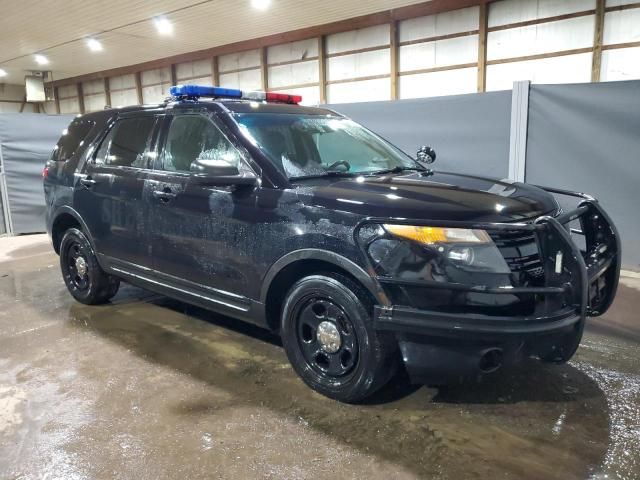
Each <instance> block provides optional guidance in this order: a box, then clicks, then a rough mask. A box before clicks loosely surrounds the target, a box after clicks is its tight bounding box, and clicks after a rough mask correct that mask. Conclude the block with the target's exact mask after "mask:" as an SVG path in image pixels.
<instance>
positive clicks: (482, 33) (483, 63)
mask: <svg viewBox="0 0 640 480" xmlns="http://www.w3.org/2000/svg"><path fill="white" fill-rule="evenodd" d="M479 20H480V23H479V29H478V92H484V91H486V89H487V28H488V24H489V5H487V4H486V3H482V4H480V18H479Z"/></svg>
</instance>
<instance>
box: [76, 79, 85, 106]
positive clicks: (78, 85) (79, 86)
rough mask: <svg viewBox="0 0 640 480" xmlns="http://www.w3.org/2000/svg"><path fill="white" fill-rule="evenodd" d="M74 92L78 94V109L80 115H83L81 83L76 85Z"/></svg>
mask: <svg viewBox="0 0 640 480" xmlns="http://www.w3.org/2000/svg"><path fill="white" fill-rule="evenodd" d="M76 91H77V92H78V108H79V109H80V113H84V92H83V91H82V83H81V82H78V83H76Z"/></svg>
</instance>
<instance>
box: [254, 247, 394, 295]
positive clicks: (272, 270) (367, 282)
mask: <svg viewBox="0 0 640 480" xmlns="http://www.w3.org/2000/svg"><path fill="white" fill-rule="evenodd" d="M301 260H320V261H323V262H327V263H331V264H332V265H335V266H336V267H338V268H340V269H342V270H345V271H347V272H348V273H349V274H351V275H352V276H353V277H354V278H356V279H357V280H358V281H359V282H360V283H361V284H362V285H363V286H364V287H365V288H366V289H367V290H368V291H369V292H370V293H371V295H373V297H374V298H375V299H376V300H377V301H378V302H379V303H380V305H390V303H389V299H388V298H387V297H386V295H385V294H384V292H383V291H382V289H381V288H380V286H379V285H378V283H377V282H376V281H375V280H374V279H373V278H372V277H371V275H370V274H369V273H367V271H366V270H365V269H364V268H362V267H361V266H360V265H358V264H357V263H355V262H354V261H353V260H350V259H349V258H347V257H345V256H343V255H340V254H337V253H334V252H330V251H328V250H322V249H319V248H301V249H298V250H294V251H292V252H289V253H287V254H286V255H284V256H282V257H280V258H279V259H278V260H277V261H276V262H275V263H274V264H273V265H271V267H269V270H267V273H266V275H265V276H264V278H263V281H262V289H261V291H260V301H261V302H262V303H265V302H266V299H267V293H268V291H269V286H270V285H271V282H272V281H273V279H274V278H275V277H276V275H278V273H280V271H282V270H283V269H284V268H285V267H287V266H288V265H291V264H292V263H294V262H298V261H301Z"/></svg>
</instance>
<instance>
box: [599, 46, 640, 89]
mask: <svg viewBox="0 0 640 480" xmlns="http://www.w3.org/2000/svg"><path fill="white" fill-rule="evenodd" d="M637 79H640V47H632V48H617V49H615V50H605V51H603V52H602V66H601V68H600V80H601V81H603V82H608V81H612V80H637Z"/></svg>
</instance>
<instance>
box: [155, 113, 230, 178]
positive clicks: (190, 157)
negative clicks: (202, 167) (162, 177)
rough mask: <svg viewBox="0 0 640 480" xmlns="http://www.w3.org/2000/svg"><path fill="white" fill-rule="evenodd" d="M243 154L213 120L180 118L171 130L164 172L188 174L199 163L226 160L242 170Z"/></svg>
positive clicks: (191, 116)
mask: <svg viewBox="0 0 640 480" xmlns="http://www.w3.org/2000/svg"><path fill="white" fill-rule="evenodd" d="M240 158H241V157H240V153H239V152H238V150H236V148H235V147H234V146H233V144H232V143H231V142H230V141H229V140H228V139H227V137H225V135H224V134H223V133H222V132H221V131H220V129H218V127H216V126H215V125H214V124H213V122H212V121H211V120H209V119H208V118H206V117H204V116H202V115H179V116H176V117H175V118H174V119H173V121H172V122H171V125H170V127H169V133H168V135H167V142H166V145H165V150H164V154H163V156H162V169H163V170H172V171H178V172H188V171H189V169H190V167H191V164H192V163H193V162H194V161H195V160H224V161H226V162H229V163H231V164H232V165H236V166H239V163H240Z"/></svg>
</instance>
